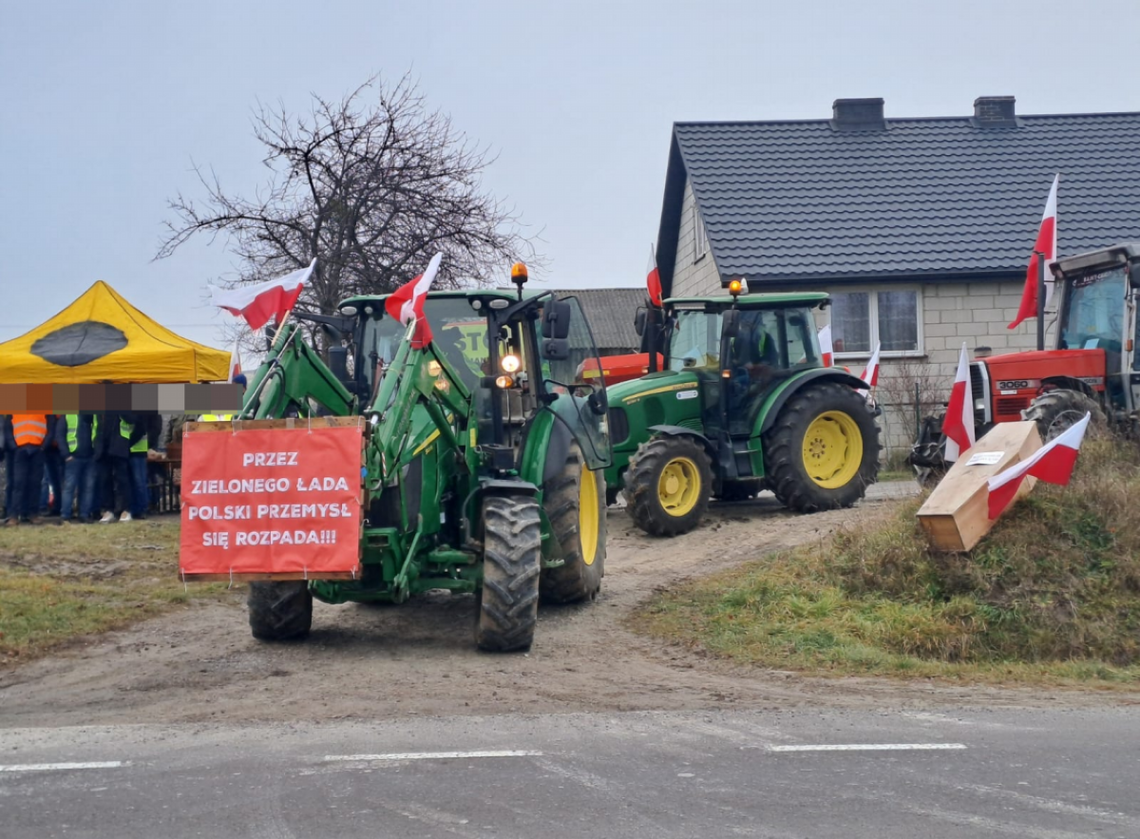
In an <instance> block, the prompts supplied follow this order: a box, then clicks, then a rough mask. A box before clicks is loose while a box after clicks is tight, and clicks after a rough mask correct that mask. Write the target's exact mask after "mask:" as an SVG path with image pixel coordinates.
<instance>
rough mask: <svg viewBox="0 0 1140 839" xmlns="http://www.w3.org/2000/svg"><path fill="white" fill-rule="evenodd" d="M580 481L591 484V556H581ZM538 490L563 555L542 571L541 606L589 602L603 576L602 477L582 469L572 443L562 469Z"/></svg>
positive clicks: (603, 518)
mask: <svg viewBox="0 0 1140 839" xmlns="http://www.w3.org/2000/svg"><path fill="white" fill-rule="evenodd" d="M582 481H593V482H594V488H595V493H594V498H595V499H596V501H597V504H598V510H597V515H598V534H597V537H598V538H597V545H596V547H595V548H594V552H593V554H594V555H593V557H587V556H585V555H584V551H583V545H582V539H581V509H580V505H581V500H582V495H581V482H582ZM542 489H543V491H542V506H543V509H544V511H545V512H546V518H547V519H548V520H549V521H550V526H551V529H552V530H553V532H554V538H555V539H557V540H558V544H559V545H561V547H562V554H563V563H562V565H559V566H557V567H554V568H543V569H542V576H541V578H540V582H539V592H540V594H541V596H542V600H543V602H545V603H575V602H577V601H579V600H586V599H591V600H592V599H593V598H594V597H596V596H597V594H598V590H599V589H600V588H601V587H602V577H603V576H605V573H606V572H605V563H606V502H605V490H606V483H605V478H604V476H603V475H602V472H601V470H598V471H597V472H591V471H590V470H589V469H588V468H587V467H586V461H585V458H583V457H582V450H581V448H579V447H578V444H577V443H572V444H571V445H570V451H569V452H567V454H566V462H565V463H564V464H563V466H562V469H561V470H560V471H559V473H558V474H557V475H555V476H554V477H553V478H551V479H550V480H549V481H547V482H546V484H545V485H544V486H543V488H542Z"/></svg>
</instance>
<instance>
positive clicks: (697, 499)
mask: <svg viewBox="0 0 1140 839" xmlns="http://www.w3.org/2000/svg"><path fill="white" fill-rule="evenodd" d="M711 488H712V466H711V465H710V464H709V456H708V455H707V454H706V453H705V450H704V448H703V447H702V446H701V445H700V444H699V443H698V442H697V441H695V440H693V439H691V438H688V437H666V436H661V437H654V438H653V439H651V440H650V441H649V442H647V443H642V444H641V446H640V447H639V448H638V449H637V453H636V454H634V456H633V459H632V460H631V461H630V463H629V469H628V471H626V473H625V499H626V504H627V505H628V508H629V516H630V518H631V519H633V523H634V524H636V525H637V526H638V527H640V528H641V529H642V530H644V531H645V532H646V533H648V534H649V535H650V536H677V535H678V534H681V533H688V532H689V531H690V530H692V529H693V528H695V527H696V526H697V525H698V524H700V521H701V517H702V516H704V514H705V510H707V509H708V506H709V493H710V491H711Z"/></svg>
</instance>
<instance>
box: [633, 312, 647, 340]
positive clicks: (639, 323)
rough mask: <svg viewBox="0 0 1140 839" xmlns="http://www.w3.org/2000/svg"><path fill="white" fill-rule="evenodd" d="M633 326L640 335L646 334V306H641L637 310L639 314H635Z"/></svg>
mask: <svg viewBox="0 0 1140 839" xmlns="http://www.w3.org/2000/svg"><path fill="white" fill-rule="evenodd" d="M633 328H634V331H636V332H637V334H638V336H639V337H640V336H641V335H644V334H645V307H644V306H641V307H640V308H638V310H637V314H636V315H634V316H633Z"/></svg>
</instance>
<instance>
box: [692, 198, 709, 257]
mask: <svg viewBox="0 0 1140 839" xmlns="http://www.w3.org/2000/svg"><path fill="white" fill-rule="evenodd" d="M708 250H709V234H708V232H707V231H706V230H705V220H704V219H703V218H701V211H700V210H698V209H697V202H696V201H693V262H697V261H698V260H700V259H701V257H703V256H704V255H705V254H706V253H708Z"/></svg>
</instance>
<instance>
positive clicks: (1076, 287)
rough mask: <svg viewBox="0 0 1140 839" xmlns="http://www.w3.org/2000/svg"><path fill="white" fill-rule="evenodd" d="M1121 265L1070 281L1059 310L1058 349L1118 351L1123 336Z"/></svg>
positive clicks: (1122, 280)
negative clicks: (1062, 306) (1063, 302)
mask: <svg viewBox="0 0 1140 839" xmlns="http://www.w3.org/2000/svg"><path fill="white" fill-rule="evenodd" d="M1126 288H1127V283H1126V281H1125V277H1124V269H1123V268H1115V269H1113V270H1111V271H1104V272H1103V273H1100V274H1091V275H1089V276H1087V277H1079V278H1077V279H1075V280H1073V281H1072V284H1071V285H1070V286H1069V289H1068V297H1067V299H1066V301H1065V309H1064V311H1063V312H1062V313H1061V345H1060V348H1061V349H1070V350H1082V349H1084V350H1094V349H1101V350H1105V351H1106V352H1107V353H1109V354H1110V356H1111V354H1112V353H1119V352H1120V349H1121V342H1122V341H1123V338H1124V296H1125V290H1126Z"/></svg>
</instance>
